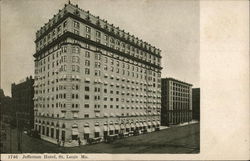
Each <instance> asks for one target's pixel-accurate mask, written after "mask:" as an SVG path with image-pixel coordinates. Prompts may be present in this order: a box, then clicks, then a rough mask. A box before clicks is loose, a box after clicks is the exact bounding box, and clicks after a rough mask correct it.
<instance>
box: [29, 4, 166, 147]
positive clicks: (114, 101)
mask: <svg viewBox="0 0 250 161" xmlns="http://www.w3.org/2000/svg"><path fill="white" fill-rule="evenodd" d="M35 43H36V53H35V54H34V57H35V85H34V86H35V96H34V100H35V128H36V130H38V131H39V132H40V134H41V138H42V139H45V140H48V141H50V142H53V143H56V142H57V140H63V141H65V146H74V145H76V143H77V139H78V138H80V139H81V141H82V143H83V144H85V143H86V141H87V140H88V138H98V139H103V138H106V137H107V136H108V135H109V136H114V135H118V134H124V135H128V134H129V133H131V132H133V131H135V130H136V131H139V132H141V131H154V130H155V129H157V128H159V125H160V108H161V98H160V97H161V69H162V68H161V63H160V60H161V55H160V52H161V51H160V50H159V49H157V48H155V47H153V46H152V45H150V44H148V43H146V42H143V41H142V40H140V39H138V38H137V37H135V36H133V35H130V34H129V33H126V32H125V31H124V30H121V29H119V27H115V26H114V25H113V24H109V23H108V22H107V21H106V20H102V19H100V18H99V16H93V15H92V14H90V13H89V12H88V11H83V10H82V9H80V8H78V6H77V5H73V4H70V3H69V4H66V5H65V7H64V8H63V9H62V10H59V13H57V14H56V15H54V17H53V18H52V19H50V20H49V22H48V23H46V24H45V25H44V26H43V27H42V28H41V29H40V30H39V31H37V33H36V40H35Z"/></svg>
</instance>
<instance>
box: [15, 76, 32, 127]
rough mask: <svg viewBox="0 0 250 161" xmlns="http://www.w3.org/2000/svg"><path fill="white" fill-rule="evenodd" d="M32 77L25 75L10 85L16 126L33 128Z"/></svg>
mask: <svg viewBox="0 0 250 161" xmlns="http://www.w3.org/2000/svg"><path fill="white" fill-rule="evenodd" d="M33 85H34V79H33V78H32V76H30V77H27V78H26V79H25V80H22V81H20V83H18V84H15V83H13V84H12V85H11V94H12V99H13V100H14V106H15V109H16V111H15V117H16V118H17V119H18V120H17V123H18V126H19V127H20V126H21V127H24V128H27V129H29V130H30V129H33V128H34V100H33V97H34V87H33Z"/></svg>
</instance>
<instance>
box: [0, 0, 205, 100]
mask: <svg viewBox="0 0 250 161" xmlns="http://www.w3.org/2000/svg"><path fill="white" fill-rule="evenodd" d="M65 3H68V0H43V1H40V0H2V1H1V88H2V89H3V90H4V93H5V95H8V96H11V84H12V83H14V82H15V83H18V82H19V81H20V80H23V79H24V78H25V77H27V76H30V75H32V76H34V58H33V56H32V55H33V54H34V52H35V43H34V40H35V33H36V31H37V30H38V29H40V27H41V26H43V25H44V24H45V23H47V22H48V21H49V19H50V18H52V17H53V15H54V14H56V13H58V10H59V9H62V8H63V7H64V4H65ZM71 3H73V4H78V6H79V7H80V8H82V9H83V10H89V11H90V13H91V14H93V15H95V16H99V17H100V18H101V19H106V20H107V21H108V22H109V23H112V24H114V26H119V27H120V29H124V30H125V31H126V32H129V33H131V34H133V35H135V36H136V37H138V38H140V39H142V40H143V41H146V42H148V43H150V44H152V45H153V46H155V47H157V48H159V49H161V50H162V52H161V55H162V60H161V63H162V67H163V69H162V77H173V78H176V79H178V80H182V81H185V82H188V83H191V84H193V87H199V86H200V53H199V38H200V37H199V26H200V25H199V21H200V17H199V16H200V15H199V1H197V0H178V1H176V0H119V1H118V0H71Z"/></svg>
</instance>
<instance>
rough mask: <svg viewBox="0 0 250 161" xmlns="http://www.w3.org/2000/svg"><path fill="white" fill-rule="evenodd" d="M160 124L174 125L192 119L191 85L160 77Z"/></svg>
mask: <svg viewBox="0 0 250 161" xmlns="http://www.w3.org/2000/svg"><path fill="white" fill-rule="evenodd" d="M161 86H162V87H161V92H162V93H161V106H162V107H161V124H162V125H165V126H170V125H176V124H180V123H184V122H189V121H191V120H192V88H191V87H192V85H191V84H189V83H186V82H182V81H179V80H176V79H174V78H163V79H161Z"/></svg>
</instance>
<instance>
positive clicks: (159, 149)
mask: <svg viewBox="0 0 250 161" xmlns="http://www.w3.org/2000/svg"><path fill="white" fill-rule="evenodd" d="M199 126H200V124H199V123H196V124H190V125H186V126H180V127H172V128H168V129H164V130H161V131H158V132H153V133H148V134H143V135H139V136H132V137H127V138H124V139H120V140H116V141H114V142H113V143H99V144H93V145H82V146H80V147H71V148H65V147H58V146H57V145H55V144H52V143H49V142H47V141H43V140H40V139H36V138H32V137H30V136H28V135H26V134H23V135H22V146H21V148H22V152H23V153H199V150H200V131H199ZM12 131H13V133H12V137H13V138H12V153H20V152H18V151H17V148H16V147H17V141H16V130H12Z"/></svg>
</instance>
